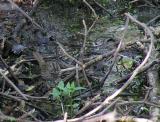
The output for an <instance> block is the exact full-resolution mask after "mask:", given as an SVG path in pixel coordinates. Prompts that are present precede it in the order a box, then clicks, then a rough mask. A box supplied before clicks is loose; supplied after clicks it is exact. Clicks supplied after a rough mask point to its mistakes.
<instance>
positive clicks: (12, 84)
mask: <svg viewBox="0 0 160 122" xmlns="http://www.w3.org/2000/svg"><path fill="white" fill-rule="evenodd" d="M0 74H1V75H2V76H3V78H4V79H5V80H6V81H7V82H8V84H10V85H11V86H12V87H13V88H14V89H15V90H16V91H17V92H18V93H19V94H20V95H21V96H22V97H23V98H24V99H25V100H28V98H27V97H26V96H25V95H24V94H23V93H22V92H21V91H20V90H19V88H18V87H17V86H16V85H15V84H14V83H13V82H12V81H11V80H10V79H9V78H8V77H7V76H6V75H4V74H3V72H2V70H1V69H0Z"/></svg>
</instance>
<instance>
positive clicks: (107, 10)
mask: <svg viewBox="0 0 160 122" xmlns="http://www.w3.org/2000/svg"><path fill="white" fill-rule="evenodd" d="M94 2H95V3H96V4H97V5H98V6H99V7H101V8H102V9H103V10H105V11H106V12H107V14H109V15H110V17H113V15H112V14H111V13H110V12H109V11H108V10H107V9H106V8H105V7H103V6H102V5H101V4H100V3H98V2H97V1H96V0H94Z"/></svg>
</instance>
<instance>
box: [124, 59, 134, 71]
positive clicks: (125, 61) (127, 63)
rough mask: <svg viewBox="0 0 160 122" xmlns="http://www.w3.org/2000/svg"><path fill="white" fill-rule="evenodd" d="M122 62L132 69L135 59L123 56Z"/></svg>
mask: <svg viewBox="0 0 160 122" xmlns="http://www.w3.org/2000/svg"><path fill="white" fill-rule="evenodd" d="M122 63H123V65H124V66H125V68H126V69H130V68H132V66H133V59H130V58H123V59H122Z"/></svg>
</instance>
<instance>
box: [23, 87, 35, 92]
mask: <svg viewBox="0 0 160 122" xmlns="http://www.w3.org/2000/svg"><path fill="white" fill-rule="evenodd" d="M34 88H35V86H29V87H27V89H25V91H26V92H29V91H32V90H33V89H34Z"/></svg>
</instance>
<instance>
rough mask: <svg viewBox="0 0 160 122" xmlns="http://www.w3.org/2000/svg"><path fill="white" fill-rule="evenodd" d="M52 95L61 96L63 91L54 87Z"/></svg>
mask: <svg viewBox="0 0 160 122" xmlns="http://www.w3.org/2000/svg"><path fill="white" fill-rule="evenodd" d="M52 95H53V97H55V98H59V97H60V95H61V92H60V91H59V90H58V89H56V88H54V89H53V91H52Z"/></svg>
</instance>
